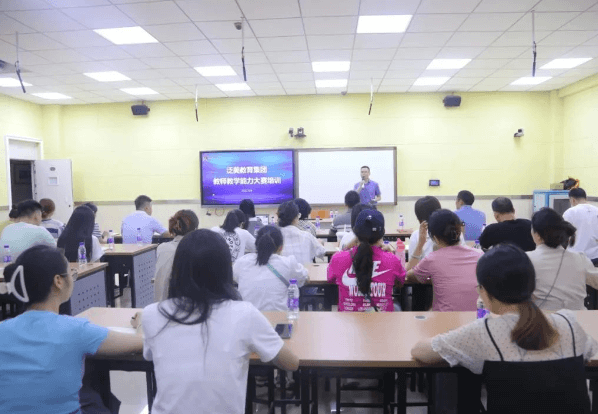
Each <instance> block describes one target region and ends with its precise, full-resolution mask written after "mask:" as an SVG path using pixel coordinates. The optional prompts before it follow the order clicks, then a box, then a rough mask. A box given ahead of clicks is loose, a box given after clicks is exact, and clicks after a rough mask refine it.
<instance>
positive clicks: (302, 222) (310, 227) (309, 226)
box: [295, 198, 318, 237]
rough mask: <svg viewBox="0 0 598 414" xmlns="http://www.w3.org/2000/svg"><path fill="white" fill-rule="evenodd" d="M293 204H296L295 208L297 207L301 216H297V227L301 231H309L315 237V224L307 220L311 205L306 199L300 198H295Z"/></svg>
mask: <svg viewBox="0 0 598 414" xmlns="http://www.w3.org/2000/svg"><path fill="white" fill-rule="evenodd" d="M295 204H297V208H298V209H299V213H300V214H301V216H300V217H299V222H298V223H297V227H299V228H300V229H301V230H303V231H307V232H310V233H311V235H312V236H314V237H317V236H318V235H317V234H316V226H315V225H314V224H313V223H312V222H311V221H309V214H310V213H311V206H310V205H309V203H308V202H307V201H305V200H304V199H302V198H296V199H295Z"/></svg>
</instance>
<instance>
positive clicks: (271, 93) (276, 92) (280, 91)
mask: <svg viewBox="0 0 598 414" xmlns="http://www.w3.org/2000/svg"><path fill="white" fill-rule="evenodd" d="M252 90H253V92H255V94H256V95H257V96H276V95H286V94H287V93H286V92H285V90H284V89H283V88H282V87H280V88H277V89H253V88H252Z"/></svg>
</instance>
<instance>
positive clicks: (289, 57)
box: [266, 51, 311, 63]
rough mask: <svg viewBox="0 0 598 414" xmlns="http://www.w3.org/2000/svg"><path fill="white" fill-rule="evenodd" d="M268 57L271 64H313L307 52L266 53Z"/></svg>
mask: <svg viewBox="0 0 598 414" xmlns="http://www.w3.org/2000/svg"><path fill="white" fill-rule="evenodd" d="M266 56H268V60H269V61H270V63H295V62H311V59H310V58H309V53H307V52H306V51H292V52H266Z"/></svg>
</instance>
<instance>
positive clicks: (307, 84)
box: [282, 80, 316, 89]
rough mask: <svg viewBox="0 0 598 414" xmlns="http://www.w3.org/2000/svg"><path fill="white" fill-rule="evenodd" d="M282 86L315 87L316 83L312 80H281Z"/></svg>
mask: <svg viewBox="0 0 598 414" xmlns="http://www.w3.org/2000/svg"><path fill="white" fill-rule="evenodd" d="M282 86H283V88H285V89H287V88H288V89H300V88H315V87H316V84H315V83H314V81H313V80H309V81H286V80H285V81H282Z"/></svg>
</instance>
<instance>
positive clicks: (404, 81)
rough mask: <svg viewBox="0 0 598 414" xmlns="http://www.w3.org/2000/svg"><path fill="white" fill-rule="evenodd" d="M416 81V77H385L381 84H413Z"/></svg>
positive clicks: (383, 85)
mask: <svg viewBox="0 0 598 414" xmlns="http://www.w3.org/2000/svg"><path fill="white" fill-rule="evenodd" d="M413 82H415V78H392V79H384V80H383V81H382V82H381V83H380V86H382V87H386V86H411V85H413Z"/></svg>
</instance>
